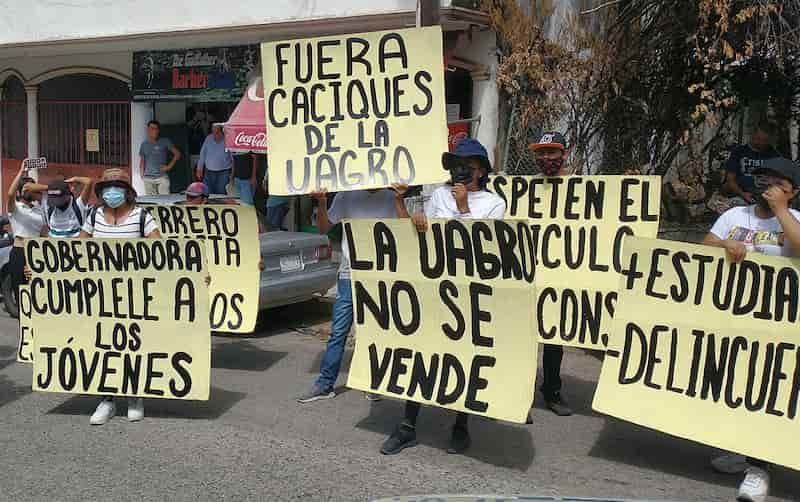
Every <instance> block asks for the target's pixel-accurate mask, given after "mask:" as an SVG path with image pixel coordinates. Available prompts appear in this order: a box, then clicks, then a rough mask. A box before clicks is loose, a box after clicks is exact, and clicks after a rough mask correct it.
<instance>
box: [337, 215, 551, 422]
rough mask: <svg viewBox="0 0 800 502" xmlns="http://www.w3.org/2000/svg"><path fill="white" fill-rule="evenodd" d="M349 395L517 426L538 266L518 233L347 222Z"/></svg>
mask: <svg viewBox="0 0 800 502" xmlns="http://www.w3.org/2000/svg"><path fill="white" fill-rule="evenodd" d="M344 232H345V235H347V236H348V239H349V242H351V243H352V244H351V249H350V262H351V267H352V288H353V313H354V322H355V330H356V333H357V336H356V348H355V353H354V354H353V362H352V364H351V366H350V374H349V376H348V379H347V385H348V387H351V388H354V389H359V390H363V391H368V392H375V393H378V394H383V395H387V396H392V397H396V398H401V399H408V400H411V401H417V402H420V403H424V404H429V405H434V406H440V407H443V408H449V409H453V410H457V411H463V412H467V413H471V414H475V415H483V416H487V417H492V418H498V419H502V420H507V421H510V422H517V423H524V422H525V419H526V418H527V414H528V410H529V409H530V405H531V402H532V401H533V390H534V388H535V382H534V380H535V378H536V350H537V343H536V338H535V335H534V331H533V311H532V310H531V308H530V305H531V302H532V301H533V280H534V275H535V262H534V259H533V257H534V250H533V241H532V239H531V235H530V228H529V227H528V225H527V223H526V222H525V221H508V220H505V221H504V220H498V221H489V220H486V221H482V220H472V221H462V220H450V221H446V220H431V221H430V222H429V229H428V231H427V232H425V233H419V232H417V230H416V229H415V228H414V226H413V224H412V223H411V221H410V220H407V219H406V220H387V221H385V222H384V221H376V220H353V221H347V222H345V224H344Z"/></svg>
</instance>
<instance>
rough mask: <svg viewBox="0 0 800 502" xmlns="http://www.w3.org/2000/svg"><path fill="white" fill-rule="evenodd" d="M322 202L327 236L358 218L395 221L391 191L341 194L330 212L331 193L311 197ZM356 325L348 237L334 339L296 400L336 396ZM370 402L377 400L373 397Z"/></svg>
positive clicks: (333, 325) (320, 220)
mask: <svg viewBox="0 0 800 502" xmlns="http://www.w3.org/2000/svg"><path fill="white" fill-rule="evenodd" d="M311 195H312V197H314V198H315V199H317V201H319V209H318V211H317V227H318V228H319V233H321V234H327V233H328V231H329V230H330V229H331V228H332V227H333V226H334V225H336V224H337V223H339V222H341V221H342V220H344V219H358V218H396V217H397V210H396V209H395V202H394V201H395V193H394V192H393V191H392V190H388V189H379V190H359V191H353V192H341V193H339V194H337V195H336V198H335V199H334V201H333V204H332V205H331V208H330V210H328V194H327V191H326V190H322V191H320V192H315V193H312V194H311ZM352 326H353V298H352V289H351V284H350V248H349V246H348V244H347V237H346V236H343V237H342V255H341V262H340V264H339V279H338V281H337V285H336V302H335V303H334V305H333V319H332V320H331V336H330V338H329V339H328V344H327V346H326V348H325V354H324V355H323V357H322V363H321V364H320V375H319V378H317V380H316V381H315V382H314V384H313V385H312V386H311V389H310V390H309V391H308V392H306V393H305V394H303V395H302V396H300V397H299V398H298V399H297V401H298V402H300V403H310V402H313V401H317V400H320V399H330V398H333V397H336V393H335V392H334V391H333V385H334V384H335V383H336V378H337V377H338V376H339V368H340V367H341V365H342V357H343V355H344V343H345V340H346V339H347V335H348V334H349V333H350V328H351V327H352ZM366 396H367V398H368V399H372V400H374V399H377V397H376V396H373V395H371V394H367V395H366Z"/></svg>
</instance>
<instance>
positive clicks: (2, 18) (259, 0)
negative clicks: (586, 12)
mask: <svg viewBox="0 0 800 502" xmlns="http://www.w3.org/2000/svg"><path fill="white" fill-rule="evenodd" d="M444 3H449V2H444ZM416 4H417V2H416V0H327V1H318V0H236V1H235V2H233V3H225V2H219V1H218V0H172V1H164V0H113V1H109V0H71V1H68V2H67V1H63V0H26V1H21V0H11V1H5V2H0V45H7V44H22V43H27V42H42V41H52V40H72V39H85V38H95V37H116V36H125V35H137V34H145V33H160V32H170V31H181V30H196V29H205V28H218V27H226V28H231V27H236V26H247V25H258V24H268V23H278V22H287V21H297V20H301V19H324V18H337V17H350V16H359V15H367V14H381V13H391V12H408V11H414V10H415V9H416Z"/></svg>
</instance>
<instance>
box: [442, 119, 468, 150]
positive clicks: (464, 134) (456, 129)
mask: <svg viewBox="0 0 800 502" xmlns="http://www.w3.org/2000/svg"><path fill="white" fill-rule="evenodd" d="M447 129H448V131H449V132H450V134H448V136H447V148H448V150H450V151H451V152H452V151H453V150H454V149H455V148H456V145H457V144H458V143H459V142H460V141H461V140H462V139H465V138H468V137H469V122H454V123H452V124H447Z"/></svg>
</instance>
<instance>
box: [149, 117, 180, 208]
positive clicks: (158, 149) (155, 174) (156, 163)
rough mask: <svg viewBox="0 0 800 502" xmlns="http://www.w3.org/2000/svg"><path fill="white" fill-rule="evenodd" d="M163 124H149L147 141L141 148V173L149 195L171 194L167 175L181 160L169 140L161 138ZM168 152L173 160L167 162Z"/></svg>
mask: <svg viewBox="0 0 800 502" xmlns="http://www.w3.org/2000/svg"><path fill="white" fill-rule="evenodd" d="M160 134H161V124H160V123H159V122H158V121H157V120H151V121H150V122H148V123H147V139H146V140H145V141H144V142H142V146H140V147H139V172H140V174H141V176H142V181H143V182H144V189H145V193H146V194H147V195H167V194H169V176H167V173H168V172H170V171H171V170H172V168H173V167H175V163H176V162H178V161H179V160H180V159H181V152H180V150H178V149H177V148H176V147H175V145H173V144H172V141H170V140H169V139H168V138H161V137H159V135H160ZM168 152H171V153H172V160H170V161H169V162H167V154H168Z"/></svg>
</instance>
